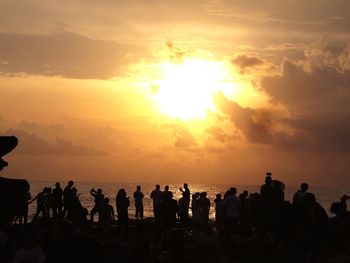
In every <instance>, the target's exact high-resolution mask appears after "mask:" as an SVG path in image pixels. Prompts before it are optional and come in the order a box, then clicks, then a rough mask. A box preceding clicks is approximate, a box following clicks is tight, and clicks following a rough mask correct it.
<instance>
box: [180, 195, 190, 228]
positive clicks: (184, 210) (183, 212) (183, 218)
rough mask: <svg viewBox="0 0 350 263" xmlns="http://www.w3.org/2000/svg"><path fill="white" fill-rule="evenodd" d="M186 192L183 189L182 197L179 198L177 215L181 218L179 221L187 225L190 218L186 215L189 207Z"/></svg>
mask: <svg viewBox="0 0 350 263" xmlns="http://www.w3.org/2000/svg"><path fill="white" fill-rule="evenodd" d="M185 196H186V194H185V192H184V191H183V192H182V197H181V198H180V199H179V217H180V220H181V223H182V224H184V225H187V224H188V223H189V221H190V218H189V216H188V209H189V202H188V199H187V198H185Z"/></svg>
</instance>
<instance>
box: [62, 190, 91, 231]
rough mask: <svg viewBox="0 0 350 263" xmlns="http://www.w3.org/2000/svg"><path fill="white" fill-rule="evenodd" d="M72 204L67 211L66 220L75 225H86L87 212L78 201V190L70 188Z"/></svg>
mask: <svg viewBox="0 0 350 263" xmlns="http://www.w3.org/2000/svg"><path fill="white" fill-rule="evenodd" d="M71 192H72V203H71V207H70V208H69V209H68V212H67V218H68V219H69V220H71V221H72V222H73V224H75V225H82V224H86V221H87V219H86V216H87V214H88V211H87V209H86V208H84V207H83V206H82V204H81V202H80V200H79V196H80V195H79V194H78V190H77V188H75V187H72V189H71Z"/></svg>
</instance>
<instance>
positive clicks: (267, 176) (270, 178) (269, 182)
mask: <svg viewBox="0 0 350 263" xmlns="http://www.w3.org/2000/svg"><path fill="white" fill-rule="evenodd" d="M271 182H272V177H271V173H266V177H265V183H266V184H271Z"/></svg>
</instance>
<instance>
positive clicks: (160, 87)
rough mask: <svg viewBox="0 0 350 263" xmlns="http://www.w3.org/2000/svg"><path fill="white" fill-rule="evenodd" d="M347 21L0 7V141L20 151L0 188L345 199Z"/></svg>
mask: <svg viewBox="0 0 350 263" xmlns="http://www.w3.org/2000/svg"><path fill="white" fill-rule="evenodd" d="M348 10H350V3H349V1H348V0H334V1H328V0H306V1H305V0H304V1H301V0H298V1H289V2H288V3H287V2H286V1H277V0H271V1H258V0H252V1H223V0H218V1H211V0H208V1H207V0H204V1H202V0H201V1H199V0H193V1H185V0H179V1H163V0H162V1H161V0H155V1H146V0H135V1H97V0H89V1H86V0H77V1H68V0H62V1H56V2H55V1H46V0H35V1H21V2H18V1H17V2H14V1H11V0H0V133H1V134H14V135H16V136H18V137H19V141H20V143H19V146H18V148H17V149H16V150H15V151H14V152H13V153H11V154H10V155H8V157H6V158H7V159H8V160H9V161H10V167H8V169H6V170H4V171H3V172H2V174H3V176H9V177H23V175H24V174H26V176H27V177H28V178H29V179H33V180H34V179H41V180H51V179H52V180H61V179H62V180H67V179H75V180H89V181H98V180H102V181H124V182H127V181H128V182H138V181H140V182H141V181H147V182H158V181H163V182H182V181H187V182H209V183H213V182H214V183H215V182H216V183H218V182H222V183H233V184H237V183H239V184H256V183H260V182H261V181H262V177H263V175H264V173H265V172H266V171H267V170H269V171H272V172H273V174H274V176H276V177H277V178H279V179H281V180H284V181H285V182H286V183H287V184H288V183H290V184H299V183H300V181H301V180H305V181H309V182H310V184H311V185H312V184H342V185H349V183H350V182H349V179H348V174H349V173H350V170H349V166H348V159H349V157H350V144H349V143H348V142H349V140H348V135H349V133H350V127H349V123H350V122H349V116H350V111H349V101H350V91H349V89H350V81H349V80H350V63H349V61H350V55H349V54H350V30H349V29H350V26H349V23H350V15H349V12H348ZM329 174H332V178H330V177H329Z"/></svg>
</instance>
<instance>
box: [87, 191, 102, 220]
mask: <svg viewBox="0 0 350 263" xmlns="http://www.w3.org/2000/svg"><path fill="white" fill-rule="evenodd" d="M90 194H91V195H92V196H93V197H94V199H95V206H94V208H92V209H91V211H90V220H91V222H94V215H95V214H96V213H98V217H99V221H101V211H102V207H103V203H104V198H105V196H104V194H102V189H101V188H98V189H97V191H95V189H91V191H90Z"/></svg>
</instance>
